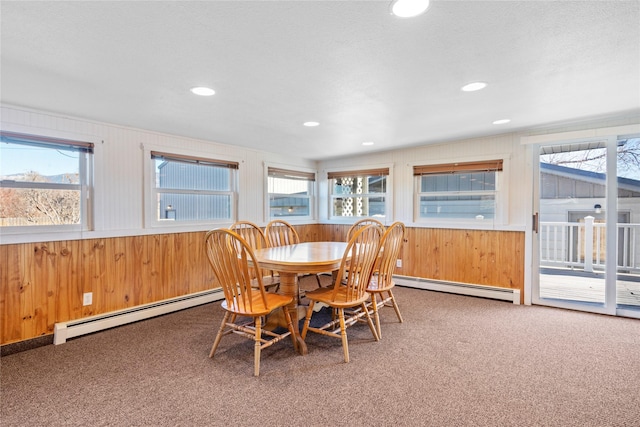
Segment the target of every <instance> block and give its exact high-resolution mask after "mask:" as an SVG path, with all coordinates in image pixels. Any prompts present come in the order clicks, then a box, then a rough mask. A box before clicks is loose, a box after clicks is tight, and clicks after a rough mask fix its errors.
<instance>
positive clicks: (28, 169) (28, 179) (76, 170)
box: [0, 131, 93, 232]
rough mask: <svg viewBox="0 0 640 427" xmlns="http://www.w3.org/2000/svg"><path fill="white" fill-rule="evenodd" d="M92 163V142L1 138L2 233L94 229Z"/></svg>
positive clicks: (4, 135) (9, 135)
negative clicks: (92, 227)
mask: <svg viewBox="0 0 640 427" xmlns="http://www.w3.org/2000/svg"><path fill="white" fill-rule="evenodd" d="M92 160H93V144H92V143H90V142H79V141H68V140H62V139H55V138H48V137H43V136H35V135H24V134H18V133H13V132H5V131H2V132H0V227H2V229H3V232H4V231H7V230H15V231H20V232H22V231H24V230H25V229H24V227H36V226H37V230H38V231H42V230H43V229H44V228H47V229H51V228H52V227H53V228H54V229H55V230H74V229H80V230H88V229H90V228H91V224H90V222H91V215H90V214H89V210H90V209H89V207H90V202H91V192H92V191H91V190H92ZM13 227H16V228H13ZM33 230H34V231H35V230H36V228H34V229H33Z"/></svg>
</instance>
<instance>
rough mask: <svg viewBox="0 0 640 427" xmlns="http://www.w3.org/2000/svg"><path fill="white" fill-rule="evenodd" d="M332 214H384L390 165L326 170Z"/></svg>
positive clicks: (383, 215) (368, 215)
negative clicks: (360, 168)
mask: <svg viewBox="0 0 640 427" xmlns="http://www.w3.org/2000/svg"><path fill="white" fill-rule="evenodd" d="M327 178H328V179H329V185H330V186H331V187H330V188H331V216H332V217H378V218H385V217H386V215H387V203H386V202H387V197H388V195H387V191H388V190H387V188H388V184H387V180H388V178H389V168H380V169H368V170H356V171H348V172H329V173H328V175H327Z"/></svg>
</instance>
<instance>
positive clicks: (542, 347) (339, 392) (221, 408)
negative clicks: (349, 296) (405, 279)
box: [0, 279, 640, 427]
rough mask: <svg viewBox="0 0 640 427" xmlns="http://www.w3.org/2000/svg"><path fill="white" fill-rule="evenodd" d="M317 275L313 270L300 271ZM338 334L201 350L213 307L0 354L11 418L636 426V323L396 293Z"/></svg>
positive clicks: (84, 422)
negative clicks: (378, 318) (378, 331)
mask: <svg viewBox="0 0 640 427" xmlns="http://www.w3.org/2000/svg"><path fill="white" fill-rule="evenodd" d="M313 280H315V279H313ZM396 293H397V298H398V300H399V303H400V307H401V309H402V312H403V316H404V319H405V323H402V324H400V323H398V321H397V318H396V317H395V313H394V312H393V310H392V309H386V310H384V311H383V314H382V321H383V337H382V340H381V341H379V342H375V341H373V339H372V337H371V332H370V331H369V329H368V327H367V326H366V324H358V325H356V326H354V327H352V328H350V329H349V330H348V336H349V344H350V353H351V362H350V363H348V364H345V363H343V360H342V350H341V347H340V341H339V340H336V339H331V338H329V337H324V336H319V335H311V336H309V337H308V338H307V343H308V346H309V354H308V355H307V356H299V355H297V354H296V353H295V352H294V351H293V348H292V346H291V342H290V341H288V340H286V341H283V342H281V343H278V344H276V345H274V346H273V347H271V348H269V349H266V350H265V351H263V357H262V363H261V375H260V377H258V378H255V377H253V375H252V374H253V348H252V343H251V342H250V341H248V340H245V339H242V338H240V337H237V336H233V335H231V336H228V337H226V338H225V339H223V341H222V343H221V345H220V348H219V350H218V353H217V354H216V357H215V359H209V358H208V353H209V350H210V347H211V344H212V341H213V337H214V335H215V331H216V328H217V327H218V324H219V322H220V320H221V318H222V310H221V309H220V305H219V302H216V303H213V304H208V305H204V306H200V307H196V308H192V309H188V310H184V311H181V312H177V313H173V314H169V315H165V316H161V317H157V318H154V319H150V320H146V321H142V322H138V323H135V324H130V325H126V326H122V327H119V328H114V329H111V330H107V331H103V332H99V333H96V334H92V335H88V336H84V337H79V338H76V339H74V340H71V341H68V342H67V343H65V344H63V345H59V346H54V345H48V346H44V347H40V348H36V349H33V350H28V351H24V352H20V353H16V354H12V355H9V356H5V357H2V358H1V359H0V363H1V371H0V372H1V396H0V397H1V413H0V415H1V419H0V424H1V425H2V426H3V427H9V426H30V425H35V426H223V425H224V426H284V425H287V426H328V425H350V426H364V425H367V426H387V425H402V426H580V427H584V426H629V427H631V426H634V427H635V426H640V321H638V320H634V319H627V318H616V317H609V316H602V315H596V314H589V313H581V312H574V311H568V310H560V309H554V308H546V307H536V306H533V307H531V306H515V305H513V304H510V303H507V302H502V301H495V300H489V299H482V298H474V297H465V296H460V295H451V294H445V293H438V292H430V291H424V290H417V289H410V288H397V291H396Z"/></svg>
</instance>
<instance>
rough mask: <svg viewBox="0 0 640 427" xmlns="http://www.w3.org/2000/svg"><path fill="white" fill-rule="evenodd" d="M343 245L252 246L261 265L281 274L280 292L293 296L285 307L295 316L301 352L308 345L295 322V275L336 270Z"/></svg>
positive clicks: (312, 243) (296, 294)
mask: <svg viewBox="0 0 640 427" xmlns="http://www.w3.org/2000/svg"><path fill="white" fill-rule="evenodd" d="M346 248H347V243H345V242H305V243H298V244H295V245H285V246H276V247H271V248H264V249H256V250H254V254H255V256H256V260H257V261H258V264H259V265H260V268H262V269H266V270H273V271H277V272H278V274H279V275H280V292H281V293H282V294H284V295H291V296H294V298H293V302H292V303H291V304H290V305H289V306H288V307H287V309H288V310H289V313H290V314H291V319H292V320H294V321H293V329H294V332H295V334H296V340H295V341H296V343H297V350H298V352H299V353H300V354H307V345H306V344H305V342H304V340H303V339H302V337H301V336H300V328H299V325H298V320H299V316H298V296H299V294H300V288H299V284H298V275H299V274H302V273H322V272H325V271H336V270H338V269H339V268H340V262H341V261H342V257H343V255H344V251H345V249H346Z"/></svg>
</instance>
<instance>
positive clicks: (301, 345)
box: [280, 272, 307, 355]
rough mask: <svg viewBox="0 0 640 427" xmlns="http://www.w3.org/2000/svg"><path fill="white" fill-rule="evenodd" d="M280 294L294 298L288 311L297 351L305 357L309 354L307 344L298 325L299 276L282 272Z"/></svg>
mask: <svg viewBox="0 0 640 427" xmlns="http://www.w3.org/2000/svg"><path fill="white" fill-rule="evenodd" d="M280 292H282V294H283V295H287V296H289V295H290V296H292V297H293V302H292V303H291V304H289V305H288V306H287V307H286V309H287V310H289V314H290V315H291V320H292V321H293V331H294V332H295V335H296V337H295V338H296V342H297V344H298V345H297V350H298V353H300V354H302V355H304V354H307V344H306V343H305V342H304V340H303V339H302V337H301V336H300V327H299V325H298V321H299V316H298V293H299V289H298V275H297V274H296V273H285V272H280Z"/></svg>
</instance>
